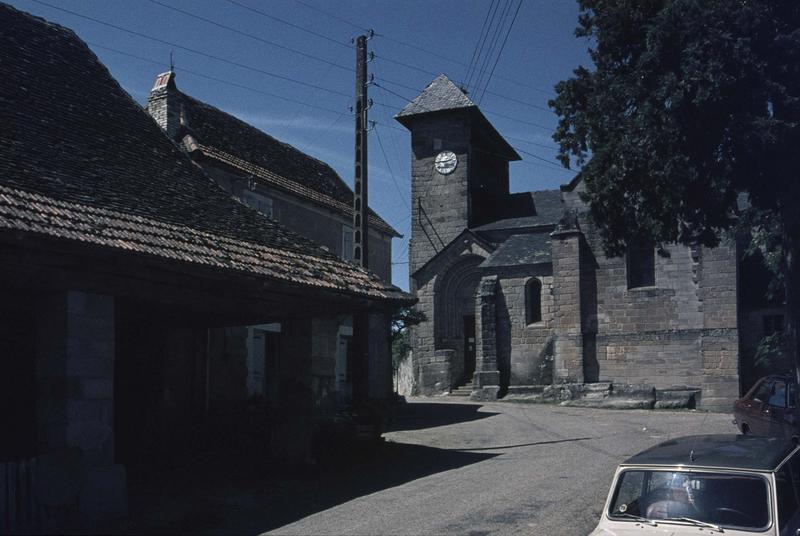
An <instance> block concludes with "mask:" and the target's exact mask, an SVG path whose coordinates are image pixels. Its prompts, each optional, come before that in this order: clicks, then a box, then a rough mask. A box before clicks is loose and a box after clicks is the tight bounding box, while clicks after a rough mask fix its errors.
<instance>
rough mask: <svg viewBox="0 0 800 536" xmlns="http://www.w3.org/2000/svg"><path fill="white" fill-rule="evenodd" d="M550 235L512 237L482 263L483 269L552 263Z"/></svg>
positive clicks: (536, 234)
mask: <svg viewBox="0 0 800 536" xmlns="http://www.w3.org/2000/svg"><path fill="white" fill-rule="evenodd" d="M551 254H552V249H551V247H550V234H549V233H531V234H518V235H512V236H510V237H508V239H506V241H505V242H503V243H502V244H500V245H499V246H498V247H497V249H496V250H495V251H494V252H493V253H492V254H491V255H490V256H489V257H488V258H487V259H486V260H485V261H483V262H482V263H481V267H482V268H489V267H492V268H497V267H501V266H523V265H530V264H542V263H548V262H551Z"/></svg>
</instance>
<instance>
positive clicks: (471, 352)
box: [464, 315, 475, 383]
mask: <svg viewBox="0 0 800 536" xmlns="http://www.w3.org/2000/svg"><path fill="white" fill-rule="evenodd" d="M474 373H475V315H465V316H464V383H467V382H469V381H471V380H472V375H473V374H474Z"/></svg>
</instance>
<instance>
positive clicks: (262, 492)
mask: <svg viewBox="0 0 800 536" xmlns="http://www.w3.org/2000/svg"><path fill="white" fill-rule="evenodd" d="M351 454H352V455H351V456H347V457H346V459H343V460H342V461H341V462H340V463H337V462H336V460H333V461H332V462H331V463H329V464H327V465H325V466H316V467H306V468H302V469H298V468H290V467H285V466H283V465H282V464H280V462H269V461H266V460H261V461H259V460H257V459H250V458H249V457H246V456H244V457H237V456H227V457H225V458H220V457H218V455H217V456H210V457H209V458H207V459H205V460H202V459H198V460H196V461H195V462H193V463H191V464H186V465H184V466H183V467H182V468H180V469H175V470H171V471H162V472H160V473H159V474H158V475H156V476H155V478H148V479H147V480H146V481H142V480H140V481H138V482H132V483H131V485H130V486H129V487H130V489H129V493H130V503H131V504H130V518H129V520H128V521H126V522H125V523H124V524H123V525H121V526H114V527H104V528H105V529H108V530H109V531H110V532H113V533H126V534H141V533H150V534H152V533H159V534H166V533H180V534H261V533H263V532H267V531H270V530H274V529H277V528H279V527H282V526H284V525H287V524H290V523H292V522H295V521H298V520H300V519H303V518H304V517H307V516H309V515H311V514H314V513H316V512H321V511H324V510H327V509H329V508H332V507H334V506H336V505H339V504H342V503H345V502H347V501H350V500H352V499H355V498H358V497H361V496H364V495H368V494H371V493H375V492H378V491H381V490H385V489H388V488H392V487H395V486H399V485H402V484H404V483H406V482H410V481H412V480H416V479H418V478H423V477H427V476H430V475H434V474H437V473H440V472H443V471H449V470H452V469H456V468H460V467H464V466H466V465H470V464H474V463H478V462H481V461H484V460H487V459H489V458H493V457H495V456H497V455H498V454H489V453H476V452H459V451H451V450H444V449H436V448H431V447H425V446H420V445H409V444H403V443H392V442H385V443H382V444H380V445H378V446H374V447H372V448H368V449H362V450H360V451H357V452H352V453H351ZM134 480H135V479H134Z"/></svg>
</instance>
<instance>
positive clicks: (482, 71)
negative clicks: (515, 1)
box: [474, 0, 511, 94]
mask: <svg viewBox="0 0 800 536" xmlns="http://www.w3.org/2000/svg"><path fill="white" fill-rule="evenodd" d="M510 6H511V0H506V3H505V5H504V7H503V13H502V15H500V19H499V20H498V21H497V26H496V27H495V29H494V34H493V35H492V40H491V43H490V44H489V48H488V49H487V50H486V54H485V55H484V57H483V62H482V63H481V67H480V70H479V72H478V78H477V80H476V81H475V86H474V88H475V90H476V94H477V89H478V88H480V86H481V80H482V79H483V76H484V75H485V74H486V69H487V67H488V66H489V62H490V61H491V58H492V56H493V55H494V50H495V47H496V46H497V40H498V39H499V38H500V34H501V33H502V32H503V26H504V25H505V23H506V18H507V17H508V10H509V8H510Z"/></svg>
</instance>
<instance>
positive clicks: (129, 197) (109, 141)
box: [0, 4, 409, 300]
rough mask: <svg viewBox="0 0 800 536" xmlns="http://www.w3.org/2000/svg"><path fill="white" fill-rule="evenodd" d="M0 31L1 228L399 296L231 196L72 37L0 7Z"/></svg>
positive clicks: (363, 292) (374, 295)
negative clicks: (0, 66) (1, 73)
mask: <svg viewBox="0 0 800 536" xmlns="http://www.w3.org/2000/svg"><path fill="white" fill-rule="evenodd" d="M0 27H2V28H3V31H2V32H0V64H2V65H3V76H2V77H0V125H3V128H2V129H0V228H1V229H6V230H14V231H17V232H18V231H22V232H26V233H31V234H32V235H39V236H45V237H58V238H61V239H64V240H71V241H79V242H84V243H89V244H94V245H97V246H99V247H107V248H115V249H117V250H124V251H129V252H131V253H135V254H138V255H150V256H156V257H159V258H162V259H167V260H171V261H175V262H181V263H189V264H190V265H191V264H195V265H204V266H212V267H215V268H219V269H224V270H228V271H231V272H238V273H244V274H249V275H255V276H263V277H265V278H269V279H272V280H276V281H280V282H284V283H288V284H295V285H300V286H304V287H310V288H326V289H331V290H334V291H338V292H341V293H344V294H349V295H355V296H364V297H371V298H375V299H401V300H407V299H408V298H409V297H408V295H407V294H404V293H402V292H401V291H400V290H399V289H397V288H396V287H393V286H391V285H388V284H386V283H383V282H382V281H381V280H380V279H379V278H378V277H377V276H374V275H372V274H370V273H368V272H367V271H365V270H362V269H360V268H358V267H356V266H354V265H351V264H349V263H347V262H345V261H343V260H341V259H339V258H338V257H337V256H336V255H333V254H331V253H329V252H327V251H325V250H324V249H323V248H321V247H320V246H318V245H316V244H315V243H313V242H311V241H309V240H307V239H305V238H303V237H302V236H300V235H298V234H296V233H293V232H291V231H289V230H287V229H286V228H284V227H282V226H281V225H279V224H277V223H275V222H272V221H271V220H269V219H268V218H266V217H264V216H262V215H261V214H259V213H258V212H256V211H254V210H251V209H249V208H248V207H246V206H244V205H242V204H241V203H238V202H236V201H234V200H233V199H232V198H230V196H229V195H228V194H227V193H226V192H225V191H223V190H222V189H221V188H219V187H218V186H217V185H216V183H214V182H213V181H212V180H211V179H209V178H208V177H207V176H206V175H205V174H204V173H202V172H201V171H200V170H199V169H198V168H197V166H196V165H195V164H194V163H193V162H192V161H191V160H190V159H189V158H188V157H187V156H186V155H185V154H184V153H183V152H181V151H180V150H179V149H178V148H177V147H176V146H175V145H174V144H173V143H171V142H170V141H169V140H168V139H167V137H166V136H164V134H163V133H162V131H161V130H160V128H159V127H158V125H156V124H155V122H153V121H152V119H151V118H150V117H148V116H147V115H146V114H145V112H144V111H142V109H141V107H140V106H139V105H138V104H137V103H136V102H134V101H133V99H131V97H130V96H129V95H128V94H127V93H125V91H124V90H122V88H121V87H120V86H119V84H118V83H117V82H116V81H115V80H114V79H113V78H112V77H111V75H110V74H109V72H108V71H107V70H106V68H105V67H104V66H103V65H102V64H101V63H100V62H99V61H98V60H97V58H96V57H95V55H94V54H93V53H92V52H91V51H90V50H89V49H88V47H87V46H86V45H85V44H84V43H83V42H82V41H81V40H80V39H78V38H77V37H76V36H75V34H74V33H72V32H71V31H70V30H67V29H65V28H63V27H60V26H58V25H55V24H51V23H48V22H46V21H44V20H42V19H39V18H36V17H33V16H30V15H27V14H24V13H22V12H20V11H17V10H16V9H14V8H11V7H9V6H6V5H4V4H0Z"/></svg>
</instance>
